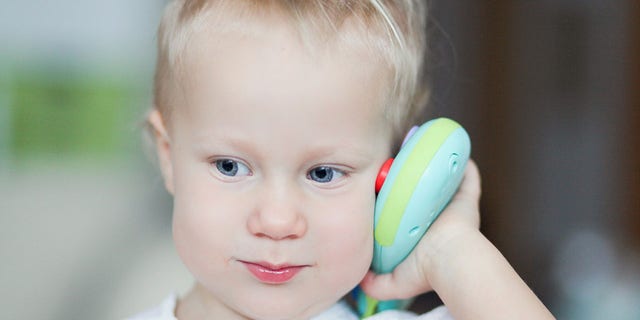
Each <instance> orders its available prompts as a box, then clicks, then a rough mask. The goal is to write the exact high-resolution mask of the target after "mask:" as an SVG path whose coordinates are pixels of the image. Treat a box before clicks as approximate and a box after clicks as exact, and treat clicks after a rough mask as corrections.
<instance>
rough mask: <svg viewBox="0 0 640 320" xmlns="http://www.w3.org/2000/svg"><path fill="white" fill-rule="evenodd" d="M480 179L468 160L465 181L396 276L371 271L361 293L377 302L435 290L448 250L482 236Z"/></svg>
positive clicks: (448, 255)
mask: <svg viewBox="0 0 640 320" xmlns="http://www.w3.org/2000/svg"><path fill="white" fill-rule="evenodd" d="M479 199H480V175H479V173H478V168H477V166H476V164H475V163H474V162H473V161H472V160H469V162H468V164H467V168H466V170H465V174H464V178H463V180H462V183H461V185H460V188H459V189H458V192H457V193H456V194H455V196H454V197H453V199H452V200H451V203H449V205H448V206H447V207H446V208H445V210H444V211H443V212H442V213H441V214H440V216H439V217H438V219H436V221H435V222H434V223H433V225H432V226H431V227H430V228H429V230H428V231H427V232H426V233H425V235H424V237H423V238H422V240H420V242H419V243H418V245H417V246H416V248H415V249H414V250H413V252H412V253H411V254H410V255H409V256H408V257H407V258H406V259H405V260H404V261H403V262H402V263H401V264H399V265H398V266H397V267H396V268H395V270H394V271H393V273H389V274H384V275H377V274H375V273H373V272H372V271H369V273H368V274H367V275H366V277H365V278H364V279H363V281H362V283H361V287H362V289H363V290H364V291H365V292H366V293H367V294H368V295H370V296H371V297H374V298H376V299H378V300H392V299H405V298H410V297H413V296H416V295H418V294H421V293H424V292H427V291H431V290H433V289H434V288H433V285H432V283H431V281H430V279H431V274H432V273H433V272H435V270H434V268H435V266H437V265H441V263H439V262H437V261H438V260H441V259H448V258H450V257H451V256H450V255H451V254H452V252H450V251H449V249H448V248H449V247H450V246H451V245H452V244H454V243H455V242H458V241H465V238H466V235H467V234H468V233H476V232H479V231H478V228H479V226H480V214H479V210H478V202H479Z"/></svg>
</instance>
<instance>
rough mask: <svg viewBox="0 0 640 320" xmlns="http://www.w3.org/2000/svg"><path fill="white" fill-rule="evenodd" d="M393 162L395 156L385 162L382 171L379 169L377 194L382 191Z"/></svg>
mask: <svg viewBox="0 0 640 320" xmlns="http://www.w3.org/2000/svg"><path fill="white" fill-rule="evenodd" d="M392 163H393V158H390V159H388V160H387V161H385V162H384V164H383V165H382V167H381V168H380V171H378V177H377V178H376V194H378V192H380V189H382V185H383V184H384V180H386V179H387V174H389V169H390V168H391V164H392Z"/></svg>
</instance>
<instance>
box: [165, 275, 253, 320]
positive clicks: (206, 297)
mask: <svg viewBox="0 0 640 320" xmlns="http://www.w3.org/2000/svg"><path fill="white" fill-rule="evenodd" d="M175 316H176V318H177V319H180V320H196V319H201V320H207V319H230V320H231V319H234V320H235V319H242V320H244V319H248V318H246V317H244V316H242V315H240V314H238V313H236V312H234V311H233V310H231V309H229V308H228V307H227V306H225V305H224V304H223V303H222V302H221V301H219V300H217V299H215V298H214V297H213V296H212V295H211V293H209V292H208V291H207V289H205V288H204V287H202V285H200V284H198V283H196V284H195V285H194V286H193V288H191V290H189V292H188V293H187V295H185V296H184V297H183V298H181V299H180V300H179V301H178V303H177V306H176V310H175Z"/></svg>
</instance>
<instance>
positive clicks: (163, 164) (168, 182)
mask: <svg viewBox="0 0 640 320" xmlns="http://www.w3.org/2000/svg"><path fill="white" fill-rule="evenodd" d="M147 121H148V122H149V125H151V128H152V129H153V134H154V137H155V142H156V152H157V154H158V162H159V164H160V170H161V171H162V177H163V178H164V185H165V187H166V188H167V191H169V193H170V194H172V195H173V191H174V189H173V162H172V159H171V140H170V139H169V135H168V134H167V129H166V127H165V125H164V120H163V119H162V115H161V114H160V111H158V109H155V108H154V109H153V110H152V111H151V112H150V113H149V116H148V117H147Z"/></svg>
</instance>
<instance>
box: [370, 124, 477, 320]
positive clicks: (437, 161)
mask: <svg viewBox="0 0 640 320" xmlns="http://www.w3.org/2000/svg"><path fill="white" fill-rule="evenodd" d="M410 134H411V133H410ZM470 152H471V142H470V139H469V135H468V134H467V132H466V131H465V130H464V129H463V128H462V127H461V126H460V125H459V124H458V123H456V122H455V121H453V120H450V119H447V118H439V119H435V120H431V121H429V122H427V123H425V124H423V125H422V126H420V127H419V128H418V129H417V130H416V131H415V133H413V134H412V135H411V136H410V137H408V138H407V139H406V140H405V143H404V145H403V147H402V148H401V149H400V152H398V155H397V156H396V158H395V159H394V160H393V163H392V164H391V167H390V168H389V170H388V173H387V172H385V171H386V170H385V169H384V167H383V169H382V170H381V173H380V177H381V178H379V179H378V180H379V181H377V185H378V186H377V187H376V188H378V187H379V185H380V184H381V185H382V186H381V188H380V190H379V193H378V198H377V199H376V206H375V212H374V253H373V261H372V265H371V267H372V269H373V271H375V272H376V273H389V272H392V271H393V269H394V268H395V267H396V266H397V265H398V264H400V263H401V262H402V261H403V260H404V259H405V258H406V257H407V256H408V255H409V253H411V250H413V248H414V247H415V246H416V245H417V244H418V241H420V239H421V238H422V236H423V235H424V233H425V232H426V231H427V229H428V228H429V227H430V226H431V224H432V223H433V221H434V220H435V219H436V218H437V217H438V215H439V214H440V212H442V210H443V209H444V208H445V206H446V205H447V204H448V203H449V201H450V200H451V198H452V197H453V195H454V194H455V192H456V190H457V189H458V186H459V185H460V182H461V181H462V177H463V175H464V169H465V167H466V164H467V161H468V160H469V155H470ZM387 166H388V163H387ZM381 180H384V183H381ZM406 304H407V303H406V302H402V301H395V300H394V301H380V302H378V301H375V300H374V299H371V298H369V297H366V296H365V295H364V294H361V295H360V296H359V297H358V311H359V312H360V314H361V315H362V316H370V315H372V314H373V313H375V312H377V311H383V310H387V309H397V308H403V307H405V305H406Z"/></svg>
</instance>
